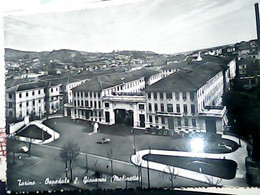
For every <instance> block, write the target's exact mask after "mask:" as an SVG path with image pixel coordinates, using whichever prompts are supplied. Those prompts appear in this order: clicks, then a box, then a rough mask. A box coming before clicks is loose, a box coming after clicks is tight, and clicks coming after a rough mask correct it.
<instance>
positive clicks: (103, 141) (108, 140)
mask: <svg viewBox="0 0 260 195" xmlns="http://www.w3.org/2000/svg"><path fill="white" fill-rule="evenodd" d="M110 141H111V140H110V139H109V138H105V137H103V138H102V139H101V140H100V141H98V142H97V143H98V144H107V143H110Z"/></svg>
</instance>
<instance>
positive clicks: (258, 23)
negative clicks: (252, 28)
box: [255, 3, 260, 45]
mask: <svg viewBox="0 0 260 195" xmlns="http://www.w3.org/2000/svg"><path fill="white" fill-rule="evenodd" d="M255 18H256V32H257V42H258V45H259V43H260V21H259V7H258V3H256V4H255Z"/></svg>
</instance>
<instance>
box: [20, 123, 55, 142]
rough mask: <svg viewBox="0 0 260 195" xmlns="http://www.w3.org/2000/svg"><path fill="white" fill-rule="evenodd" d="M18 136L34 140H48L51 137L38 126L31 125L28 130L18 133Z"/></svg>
mask: <svg viewBox="0 0 260 195" xmlns="http://www.w3.org/2000/svg"><path fill="white" fill-rule="evenodd" d="M17 135H18V136H22V137H28V138H33V139H40V140H47V139H49V138H50V137H51V135H50V134H48V133H47V132H45V131H43V130H42V129H40V128H39V127H37V126H36V125H30V126H28V127H27V128H25V129H24V130H23V131H21V132H19V133H17Z"/></svg>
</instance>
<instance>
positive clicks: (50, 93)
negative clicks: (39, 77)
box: [45, 82, 62, 114]
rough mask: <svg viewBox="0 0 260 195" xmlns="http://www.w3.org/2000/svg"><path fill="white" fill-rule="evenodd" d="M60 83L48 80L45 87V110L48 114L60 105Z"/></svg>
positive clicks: (55, 110)
mask: <svg viewBox="0 0 260 195" xmlns="http://www.w3.org/2000/svg"><path fill="white" fill-rule="evenodd" d="M60 90H61V84H57V83H54V82H49V83H48V87H46V88H45V93H46V96H45V102H46V103H47V104H46V110H47V111H48V113H49V114H53V113H56V112H57V111H58V110H60V107H61V98H62V94H61V92H60Z"/></svg>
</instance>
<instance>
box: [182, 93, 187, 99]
mask: <svg viewBox="0 0 260 195" xmlns="http://www.w3.org/2000/svg"><path fill="white" fill-rule="evenodd" d="M182 98H183V100H186V99H187V94H186V92H182Z"/></svg>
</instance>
